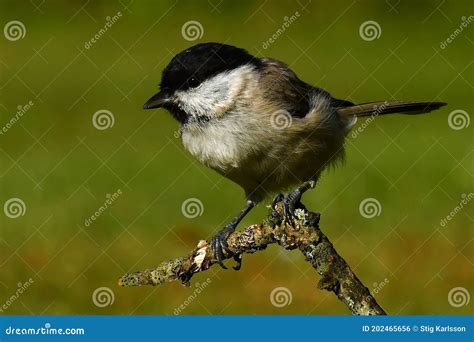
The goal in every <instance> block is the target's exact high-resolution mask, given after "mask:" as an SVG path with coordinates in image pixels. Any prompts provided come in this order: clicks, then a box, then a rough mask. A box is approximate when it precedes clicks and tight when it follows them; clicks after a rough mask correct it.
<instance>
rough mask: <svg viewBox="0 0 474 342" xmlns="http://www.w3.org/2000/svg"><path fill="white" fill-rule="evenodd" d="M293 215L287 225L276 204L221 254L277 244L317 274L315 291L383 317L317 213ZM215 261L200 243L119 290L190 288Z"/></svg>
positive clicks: (132, 276)
mask: <svg viewBox="0 0 474 342" xmlns="http://www.w3.org/2000/svg"><path fill="white" fill-rule="evenodd" d="M295 216H296V217H295V220H294V222H293V224H288V223H286V222H285V220H284V215H283V208H282V206H281V203H278V204H277V205H276V207H275V208H272V209H271V210H270V213H269V215H268V217H267V219H266V220H265V221H264V222H263V223H261V224H253V225H251V226H248V227H246V228H245V229H243V230H240V231H235V232H234V233H232V234H231V235H229V237H228V239H227V244H228V249H229V251H225V259H230V258H233V257H235V256H237V255H240V254H244V253H245V254H249V253H255V252H257V251H259V250H262V249H265V248H266V247H267V246H268V245H269V244H278V245H280V246H281V247H283V248H285V249H288V250H293V249H299V250H300V251H301V252H302V253H303V255H304V256H305V258H306V260H307V261H308V262H309V263H310V264H311V265H312V266H313V268H314V269H315V270H316V271H317V272H318V273H319V275H320V276H321V279H320V281H319V283H318V288H320V289H324V290H327V291H332V292H334V294H336V296H337V298H338V299H339V300H340V301H341V302H343V303H344V304H345V305H346V306H347V307H348V308H349V310H350V311H351V312H352V313H353V314H356V315H385V314H386V313H385V312H384V310H383V309H382V308H381V307H380V306H379V304H378V303H377V302H376V300H375V298H374V297H373V296H372V295H371V293H370V291H369V290H368V289H367V288H366V287H365V286H364V285H363V284H362V282H361V281H360V280H359V278H357V276H356V275H355V274H354V272H353V271H352V270H351V268H350V267H349V265H348V264H347V263H346V261H345V260H344V259H343V258H342V257H341V256H340V255H339V254H338V253H337V252H336V250H335V249H334V246H333V245H332V243H331V242H330V241H329V239H328V238H327V237H326V236H325V235H324V234H323V233H322V232H321V230H320V229H319V214H316V213H313V212H310V211H308V210H306V208H304V207H303V206H301V207H300V208H299V209H296V212H295ZM216 263H217V259H216V257H215V251H214V250H213V248H212V247H211V245H210V244H209V243H208V242H207V241H205V240H201V241H199V243H198V245H197V247H196V248H195V249H194V250H193V251H192V252H191V253H190V254H188V255H187V256H184V257H180V258H176V259H172V260H168V261H165V262H162V263H161V264H160V265H158V266H157V267H155V268H152V269H148V270H145V271H141V272H135V273H129V274H126V275H124V276H122V277H121V278H120V279H119V281H118V283H119V285H120V286H140V285H161V284H163V283H165V282H170V281H175V280H180V281H181V283H182V284H184V285H186V286H189V285H190V281H191V278H192V277H193V275H194V274H196V273H198V272H203V271H206V270H207V269H209V268H210V267H211V266H213V265H214V264H216Z"/></svg>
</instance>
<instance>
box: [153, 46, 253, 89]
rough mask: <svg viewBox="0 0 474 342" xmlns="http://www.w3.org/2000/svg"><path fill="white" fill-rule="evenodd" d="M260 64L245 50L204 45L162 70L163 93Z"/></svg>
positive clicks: (185, 52) (191, 50) (181, 53)
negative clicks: (223, 73)
mask: <svg viewBox="0 0 474 342" xmlns="http://www.w3.org/2000/svg"><path fill="white" fill-rule="evenodd" d="M245 64H253V65H255V66H256V67H260V65H261V62H260V60H259V59H258V58H256V57H254V56H252V55H251V54H249V53H248V52H247V51H245V50H244V49H240V48H237V47H235V46H231V45H226V44H220V43H202V44H198V45H194V46H193V47H190V48H189V49H186V50H184V51H182V52H180V53H178V54H177V55H176V56H175V57H174V58H173V59H172V60H171V62H170V63H169V64H168V66H167V67H166V68H165V69H164V70H163V75H162V78H161V83H160V89H161V90H166V91H174V90H177V89H180V90H185V89H188V88H190V87H195V86H197V85H199V84H200V83H201V82H203V81H205V80H206V79H209V78H210V77H212V76H215V75H217V74H219V73H221V72H223V71H227V70H232V69H235V68H237V67H239V66H242V65H245Z"/></svg>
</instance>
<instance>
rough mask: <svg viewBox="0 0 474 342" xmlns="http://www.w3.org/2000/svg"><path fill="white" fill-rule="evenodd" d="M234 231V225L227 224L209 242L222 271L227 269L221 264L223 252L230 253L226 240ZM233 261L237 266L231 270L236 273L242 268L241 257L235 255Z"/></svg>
mask: <svg viewBox="0 0 474 342" xmlns="http://www.w3.org/2000/svg"><path fill="white" fill-rule="evenodd" d="M234 231H235V225H233V224H228V225H227V226H225V227H224V228H223V229H221V230H220V231H219V232H218V233H217V234H216V235H215V236H214V237H213V238H212V240H211V246H212V248H213V249H214V253H215V256H216V259H217V262H218V263H219V265H220V266H221V267H222V268H223V269H227V267H226V266H225V265H224V262H223V261H224V257H225V255H224V252H227V253H232V252H231V251H230V250H229V245H228V244H227V238H228V237H229V235H230V234H232V233H233V232H234ZM234 260H235V261H236V262H237V264H236V265H235V266H233V269H234V270H236V271H238V270H240V267H241V266H242V255H241V254H235V255H234Z"/></svg>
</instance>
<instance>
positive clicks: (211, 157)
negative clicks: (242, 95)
mask: <svg viewBox="0 0 474 342" xmlns="http://www.w3.org/2000/svg"><path fill="white" fill-rule="evenodd" d="M245 126H246V123H245V121H243V118H241V116H240V115H238V114H227V115H226V116H225V117H223V118H220V119H218V120H216V121H213V122H212V124H207V125H206V124H205V125H199V126H198V125H196V126H195V127H193V126H192V125H191V126H189V127H186V128H185V129H183V131H182V140H183V145H184V147H185V148H186V149H187V150H188V151H189V152H190V153H191V154H192V155H193V156H194V157H195V158H196V159H197V160H199V161H200V162H201V163H203V164H204V165H206V166H209V167H211V168H213V169H215V170H217V171H220V172H227V171H229V170H230V169H231V168H238V167H239V165H240V163H241V162H242V161H243V160H245V158H246V157H247V155H248V153H249V152H250V151H251V146H250V145H251V143H252V142H251V137H249V136H248V135H247V133H246V127H245Z"/></svg>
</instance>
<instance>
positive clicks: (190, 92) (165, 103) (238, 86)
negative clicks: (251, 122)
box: [144, 43, 261, 124]
mask: <svg viewBox="0 0 474 342" xmlns="http://www.w3.org/2000/svg"><path fill="white" fill-rule="evenodd" d="M260 64H261V62H260V60H259V59H258V58H256V57H254V56H252V55H250V54H249V53H247V51H245V50H243V49H240V48H236V47H234V46H230V45H225V44H220V43H203V44H198V45H195V46H193V47H191V48H189V49H186V50H184V51H182V52H180V53H178V54H177V55H176V56H175V57H173V59H172V60H171V62H170V63H169V64H168V66H167V67H166V68H165V69H164V70H163V75H162V78H161V83H160V91H159V92H158V93H157V94H155V95H153V96H152V97H151V98H150V99H149V100H148V101H147V102H146V103H145V105H144V108H145V109H153V108H160V107H162V108H165V109H167V110H168V111H169V112H170V113H171V114H172V115H173V116H174V117H175V118H176V119H177V120H178V121H179V122H180V123H182V124H187V123H190V122H206V121H209V120H212V119H214V118H218V117H220V116H222V115H224V114H225V113H226V112H227V111H228V110H229V109H230V108H231V107H232V106H233V105H234V104H235V101H236V100H237V99H238V97H239V96H241V93H242V91H243V90H244V88H245V85H246V84H247V83H248V82H249V81H252V79H254V78H255V77H256V74H255V70H257V69H258V68H259V67H260V66H261V65H260Z"/></svg>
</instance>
